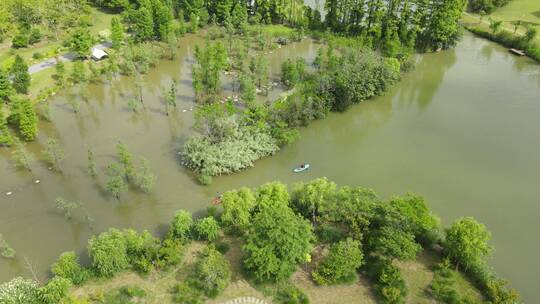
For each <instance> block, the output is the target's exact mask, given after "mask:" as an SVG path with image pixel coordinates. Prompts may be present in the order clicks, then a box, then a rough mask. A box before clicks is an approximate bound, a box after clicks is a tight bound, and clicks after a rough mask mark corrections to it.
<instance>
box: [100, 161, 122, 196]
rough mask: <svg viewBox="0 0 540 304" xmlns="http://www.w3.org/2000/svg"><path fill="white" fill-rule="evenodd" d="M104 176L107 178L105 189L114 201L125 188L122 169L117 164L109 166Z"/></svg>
mask: <svg viewBox="0 0 540 304" xmlns="http://www.w3.org/2000/svg"><path fill="white" fill-rule="evenodd" d="M105 174H106V175H107V176H108V177H109V179H108V180H107V184H106V186H105V188H106V189H107V191H108V192H109V193H110V194H111V195H112V196H114V197H115V198H116V199H120V194H121V193H122V191H124V190H125V189H126V188H127V185H126V182H125V180H124V172H123V170H122V168H120V166H118V165H117V164H110V165H108V166H107V170H106V171H105Z"/></svg>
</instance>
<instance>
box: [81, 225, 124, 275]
mask: <svg viewBox="0 0 540 304" xmlns="http://www.w3.org/2000/svg"><path fill="white" fill-rule="evenodd" d="M88 255H89V256H90V259H91V260H92V267H93V269H94V271H95V272H96V275H97V276H99V277H112V276H113V275H115V274H116V273H118V272H120V271H122V270H125V269H127V268H128V267H129V258H128V256H127V248H126V241H125V239H124V235H123V234H122V232H120V230H118V229H114V228H111V229H109V231H107V232H103V233H101V234H100V235H98V236H93V237H92V238H91V239H90V241H89V242H88Z"/></svg>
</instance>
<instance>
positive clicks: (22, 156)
mask: <svg viewBox="0 0 540 304" xmlns="http://www.w3.org/2000/svg"><path fill="white" fill-rule="evenodd" d="M14 143H15V147H14V149H13V151H11V159H12V160H13V161H14V163H15V166H16V167H20V168H24V169H26V170H28V171H32V168H31V167H30V162H31V161H32V155H30V154H28V152H26V150H25V147H24V144H23V143H21V142H20V141H19V140H18V139H15V141H14Z"/></svg>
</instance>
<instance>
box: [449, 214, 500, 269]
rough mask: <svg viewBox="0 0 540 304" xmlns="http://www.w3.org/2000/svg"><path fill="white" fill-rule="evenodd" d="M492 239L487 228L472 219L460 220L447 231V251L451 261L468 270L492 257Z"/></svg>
mask: <svg viewBox="0 0 540 304" xmlns="http://www.w3.org/2000/svg"><path fill="white" fill-rule="evenodd" d="M490 238H491V235H490V233H489V232H488V231H487V229H486V226H484V225H483V224H481V223H478V222H477V221H476V220H475V219H474V218H472V217H464V218H460V219H458V220H457V221H455V222H454V223H453V224H452V225H451V226H450V228H448V229H447V230H446V241H445V250H446V252H447V253H448V256H449V257H450V259H452V260H453V261H455V262H456V263H457V264H458V265H461V266H464V267H465V268H466V269H468V268H470V267H471V266H476V265H480V264H482V263H483V259H484V258H485V257H487V256H489V255H490V253H491V250H492V249H491V246H489V244H488V241H489V239H490Z"/></svg>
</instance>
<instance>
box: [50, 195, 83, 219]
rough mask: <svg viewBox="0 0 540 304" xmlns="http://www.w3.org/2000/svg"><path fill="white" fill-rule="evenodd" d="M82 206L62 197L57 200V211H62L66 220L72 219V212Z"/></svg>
mask: <svg viewBox="0 0 540 304" xmlns="http://www.w3.org/2000/svg"><path fill="white" fill-rule="evenodd" d="M80 205H81V204H79V203H77V202H69V201H67V200H65V199H64V198H62V197H58V198H56V209H58V210H60V211H61V212H62V213H63V214H64V217H65V218H66V220H70V219H71V215H72V211H73V210H75V209H77V208H79V207H80Z"/></svg>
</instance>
